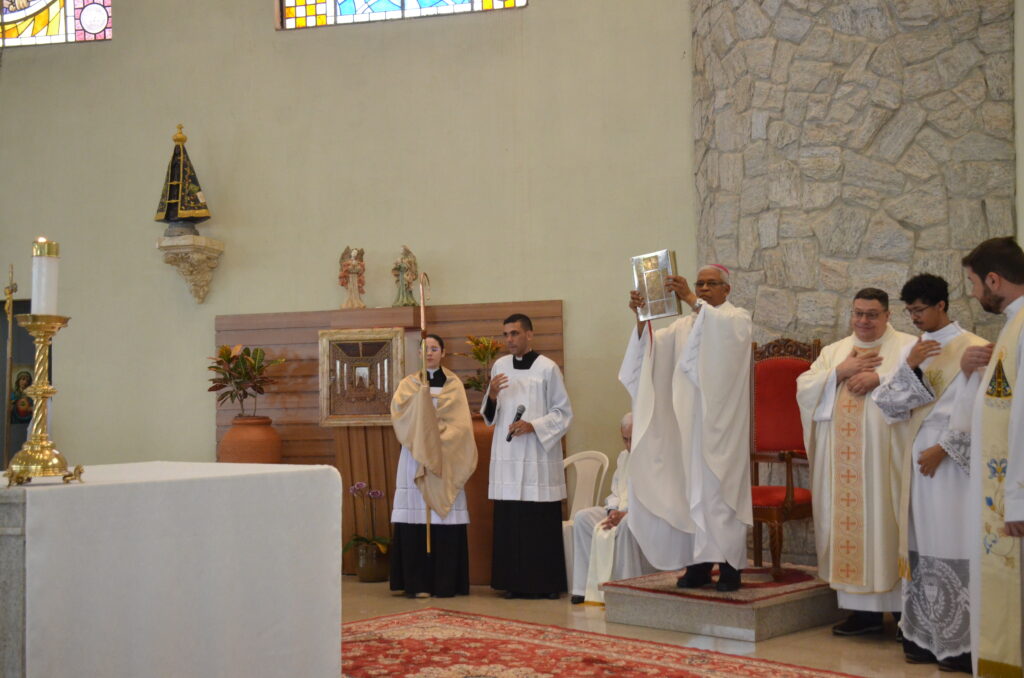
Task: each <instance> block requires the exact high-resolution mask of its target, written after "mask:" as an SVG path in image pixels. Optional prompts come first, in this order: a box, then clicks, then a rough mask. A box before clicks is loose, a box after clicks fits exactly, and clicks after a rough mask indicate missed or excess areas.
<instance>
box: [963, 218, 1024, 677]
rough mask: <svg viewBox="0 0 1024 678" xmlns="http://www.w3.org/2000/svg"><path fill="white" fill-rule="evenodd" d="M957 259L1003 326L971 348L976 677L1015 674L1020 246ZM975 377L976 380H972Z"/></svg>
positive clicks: (1023, 642) (1020, 503) (1020, 486)
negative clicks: (995, 336) (994, 335)
mask: <svg viewBox="0 0 1024 678" xmlns="http://www.w3.org/2000/svg"><path fill="white" fill-rule="evenodd" d="M961 263H962V264H963V266H964V269H965V271H966V273H967V278H968V280H970V283H971V296H973V297H974V298H975V299H977V300H978V301H979V302H981V306H982V308H984V309H985V310H986V311H988V312H989V313H1002V314H1003V315H1005V316H1006V324H1005V325H1004V326H1003V329H1002V330H1001V331H1000V332H999V338H998V339H997V340H996V343H995V345H993V344H988V345H986V346H980V347H976V348H970V349H968V350H967V351H965V352H964V358H963V360H962V361H961V366H962V367H963V369H964V371H965V372H969V373H972V376H971V384H976V385H977V388H976V391H974V393H975V396H974V403H973V413H972V416H971V419H970V424H969V425H968V428H969V429H970V431H971V509H972V510H971V518H972V521H973V525H974V529H975V534H974V539H973V540H972V542H971V550H972V554H971V641H972V642H971V648H972V654H973V656H974V659H975V662H976V674H977V675H979V676H994V677H996V676H998V677H1002V676H1016V677H1017V678H1020V676H1021V675H1022V670H1021V664H1022V662H1021V649H1022V647H1024V634H1022V631H1021V608H1022V600H1021V596H1022V593H1021V591H1022V589H1024V586H1022V579H1021V573H1022V569H1024V568H1022V567H1021V557H1022V552H1021V542H1022V541H1024V539H1022V537H1024V397H1021V396H1020V394H1021V393H1024V369H1021V367H1022V365H1024V252H1022V251H1021V248H1020V246H1019V245H1018V244H1017V243H1016V242H1015V241H1014V240H1013V238H992V239H991V240H986V241H985V242H983V243H981V244H980V245H978V246H977V247H975V248H974V249H973V250H972V251H971V252H970V253H969V254H968V255H967V256H966V257H964V258H963V260H962V261H961ZM979 376H980V378H979Z"/></svg>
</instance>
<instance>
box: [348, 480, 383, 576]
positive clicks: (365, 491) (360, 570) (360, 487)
mask: <svg viewBox="0 0 1024 678" xmlns="http://www.w3.org/2000/svg"><path fill="white" fill-rule="evenodd" d="M348 493H349V494H351V495H352V496H353V497H355V498H356V500H359V501H361V502H362V504H363V511H362V513H363V515H364V516H365V515H366V514H367V512H368V513H369V514H370V529H369V530H368V533H369V534H371V535H373V536H370V537H364V536H363V535H361V534H359V511H355V512H354V513H353V514H352V515H353V516H354V519H355V526H356V533H355V534H354V535H352V538H351V539H349V540H348V541H347V542H345V548H344V549H342V553H348V552H349V551H350V550H351V549H353V548H354V549H355V550H356V576H358V577H359V581H385V580H386V579H387V578H388V574H389V572H388V569H389V568H388V565H389V562H388V561H389V555H388V548H389V547H390V546H391V539H389V538H388V537H378V536H377V535H375V534H373V532H374V530H375V529H376V528H375V526H376V524H377V520H376V518H377V512H376V510H375V503H376V501H377V500H378V499H383V497H384V493H383V492H382V491H380V490H371V489H370V487H369V486H368V485H367V484H366V483H364V482H362V481H359V482H357V483H356V484H355V485H353V486H352V487H350V488H348Z"/></svg>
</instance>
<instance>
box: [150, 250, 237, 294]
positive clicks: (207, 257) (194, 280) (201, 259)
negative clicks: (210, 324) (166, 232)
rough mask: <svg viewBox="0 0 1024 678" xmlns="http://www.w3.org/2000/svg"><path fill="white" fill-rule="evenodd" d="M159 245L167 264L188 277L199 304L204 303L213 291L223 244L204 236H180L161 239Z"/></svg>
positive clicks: (189, 286)
mask: <svg viewBox="0 0 1024 678" xmlns="http://www.w3.org/2000/svg"><path fill="white" fill-rule="evenodd" d="M156 246H157V249H159V250H160V251H161V252H163V253H164V263H165V264H170V265H172V266H174V267H175V268H177V269H178V272H179V273H181V276H182V277H183V278H185V282H187V283H188V289H189V291H190V292H191V293H192V296H193V297H195V300H196V303H199V304H201V303H203V300H204V299H206V294H207V292H209V291H210V283H211V282H212V280H213V269H215V268H217V265H218V264H220V257H221V255H222V254H224V243H222V242H221V241H220V240H214V239H213V238H206V237H204V236H201V235H179V236H172V237H163V238H160V239H159V240H158V241H157V243H156Z"/></svg>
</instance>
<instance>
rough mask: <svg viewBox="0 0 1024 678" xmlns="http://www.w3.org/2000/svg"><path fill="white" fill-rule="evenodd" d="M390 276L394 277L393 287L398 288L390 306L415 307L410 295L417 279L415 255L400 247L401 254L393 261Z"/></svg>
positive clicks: (414, 299)
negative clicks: (393, 301)
mask: <svg viewBox="0 0 1024 678" xmlns="http://www.w3.org/2000/svg"><path fill="white" fill-rule="evenodd" d="M391 275H393V276H395V287H397V288H398V290H397V292H396V294H395V303H393V304H391V305H392V306H415V305H416V298H415V297H414V296H413V295H412V286H413V283H415V282H416V280H417V278H418V277H419V268H418V267H417V265H416V255H415V254H413V253H412V250H410V249H409V248H408V247H406V246H405V245H402V252H401V254H399V255H398V258H397V259H395V265H394V266H392V267H391Z"/></svg>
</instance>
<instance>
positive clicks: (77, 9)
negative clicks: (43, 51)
mask: <svg viewBox="0 0 1024 678" xmlns="http://www.w3.org/2000/svg"><path fill="white" fill-rule="evenodd" d="M111 2H112V0H0V3H2V9H0V29H2V32H3V44H4V46H5V47H18V46H20V45H46V44H51V43H55V42H87V41H90V40H110V38H111V36H112V35H113V33H112V29H111V26H112V19H111V15H110V3H111Z"/></svg>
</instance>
